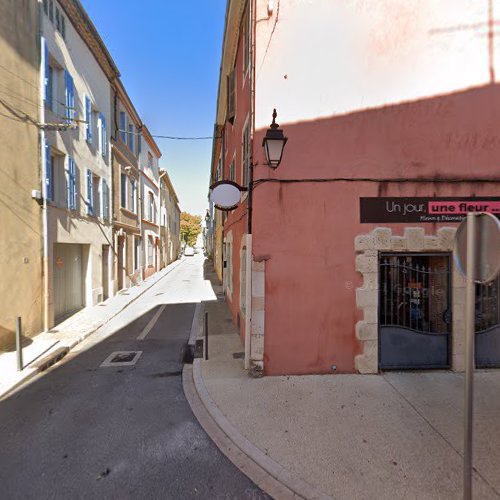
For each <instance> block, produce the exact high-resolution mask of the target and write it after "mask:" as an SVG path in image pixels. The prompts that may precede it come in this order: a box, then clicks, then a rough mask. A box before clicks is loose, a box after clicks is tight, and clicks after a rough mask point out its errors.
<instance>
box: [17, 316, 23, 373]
mask: <svg viewBox="0 0 500 500" xmlns="http://www.w3.org/2000/svg"><path fill="white" fill-rule="evenodd" d="M21 342H22V338H21V317H20V316H18V317H17V319H16V354H17V356H16V357H17V371H18V372H20V371H22V369H23V346H22V343H21Z"/></svg>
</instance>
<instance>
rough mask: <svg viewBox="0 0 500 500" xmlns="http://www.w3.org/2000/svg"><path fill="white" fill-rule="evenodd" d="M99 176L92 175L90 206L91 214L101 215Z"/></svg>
mask: <svg viewBox="0 0 500 500" xmlns="http://www.w3.org/2000/svg"><path fill="white" fill-rule="evenodd" d="M101 196H102V193H101V178H100V177H99V176H98V175H93V176H92V208H93V215H95V216H96V217H98V216H101V217H102V205H101Z"/></svg>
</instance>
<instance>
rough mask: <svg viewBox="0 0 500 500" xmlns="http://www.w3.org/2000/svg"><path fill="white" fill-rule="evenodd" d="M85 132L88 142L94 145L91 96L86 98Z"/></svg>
mask: <svg viewBox="0 0 500 500" xmlns="http://www.w3.org/2000/svg"><path fill="white" fill-rule="evenodd" d="M85 132H86V137H87V142H88V143H89V144H91V143H92V103H91V102H90V98H89V96H87V95H86V96H85Z"/></svg>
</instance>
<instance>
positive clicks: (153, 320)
mask: <svg viewBox="0 0 500 500" xmlns="http://www.w3.org/2000/svg"><path fill="white" fill-rule="evenodd" d="M165 307H167V304H163V305H162V306H161V307H160V309H159V310H158V311H157V312H156V314H155V315H154V316H153V317H152V318H151V319H150V320H149V323H148V324H147V325H146V328H144V330H142V332H141V333H139V336H138V337H137V340H144V339H145V338H146V335H147V334H148V333H149V332H150V331H151V330H152V329H153V326H155V324H156V322H157V321H158V318H159V317H160V315H161V313H162V312H163V311H164V310H165Z"/></svg>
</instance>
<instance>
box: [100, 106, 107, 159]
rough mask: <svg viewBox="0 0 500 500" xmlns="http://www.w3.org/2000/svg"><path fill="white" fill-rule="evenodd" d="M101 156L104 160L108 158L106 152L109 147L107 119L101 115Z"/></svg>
mask: <svg viewBox="0 0 500 500" xmlns="http://www.w3.org/2000/svg"><path fill="white" fill-rule="evenodd" d="M101 148H102V149H101V154H102V157H103V158H106V152H107V149H108V145H107V135H106V118H104V115H103V114H102V113H101Z"/></svg>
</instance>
